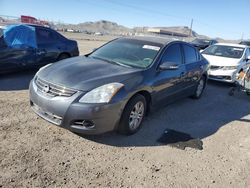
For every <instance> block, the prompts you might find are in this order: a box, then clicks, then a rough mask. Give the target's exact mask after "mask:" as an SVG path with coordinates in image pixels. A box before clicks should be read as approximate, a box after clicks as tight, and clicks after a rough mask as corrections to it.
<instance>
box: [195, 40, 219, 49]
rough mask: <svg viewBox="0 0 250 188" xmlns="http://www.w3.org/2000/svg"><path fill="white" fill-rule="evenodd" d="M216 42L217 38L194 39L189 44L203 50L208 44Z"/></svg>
mask: <svg viewBox="0 0 250 188" xmlns="http://www.w3.org/2000/svg"><path fill="white" fill-rule="evenodd" d="M216 43H218V41H217V40H212V39H194V40H193V41H192V42H191V44H192V45H194V46H195V47H196V48H197V49H198V50H204V49H205V48H207V47H208V46H211V45H213V44H216Z"/></svg>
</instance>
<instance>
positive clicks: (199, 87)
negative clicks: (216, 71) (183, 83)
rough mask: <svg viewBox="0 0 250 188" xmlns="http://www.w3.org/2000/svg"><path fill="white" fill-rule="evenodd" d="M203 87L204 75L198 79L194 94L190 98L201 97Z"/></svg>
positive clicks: (204, 82) (204, 83)
mask: <svg viewBox="0 0 250 188" xmlns="http://www.w3.org/2000/svg"><path fill="white" fill-rule="evenodd" d="M205 87H206V77H205V76H202V77H201V79H200V80H199V82H198V84H197V86H196V89H195V92H194V95H193V96H192V98H194V99H199V98H201V96H202V94H203V91H204V89H205Z"/></svg>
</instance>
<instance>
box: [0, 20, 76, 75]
mask: <svg viewBox="0 0 250 188" xmlns="http://www.w3.org/2000/svg"><path fill="white" fill-rule="evenodd" d="M78 55H79V51H78V47H77V42H76V41H74V40H69V39H67V38H65V37H64V36H62V35H61V34H59V33H58V32H56V31H55V30H53V29H50V28H47V27H43V26H38V25H25V24H21V25H10V26H7V27H6V28H5V29H4V31H3V35H2V36H1V37H0V73H3V72H12V71H18V70H23V69H28V68H34V67H41V66H44V65H46V64H48V63H53V62H56V61H58V60H61V59H65V58H69V57H73V56H78Z"/></svg>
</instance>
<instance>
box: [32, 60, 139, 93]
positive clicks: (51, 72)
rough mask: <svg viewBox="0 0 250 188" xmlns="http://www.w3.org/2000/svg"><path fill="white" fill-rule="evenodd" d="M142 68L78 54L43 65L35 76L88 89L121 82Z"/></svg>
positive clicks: (68, 85)
mask: <svg viewBox="0 0 250 188" xmlns="http://www.w3.org/2000/svg"><path fill="white" fill-rule="evenodd" d="M141 71H142V70H141V69H136V68H129V67H123V66H120V65H116V64H111V63H108V62H106V61H102V60H97V59H93V58H88V57H84V56H79V57H75V58H69V59H65V60H62V61H59V62H56V63H53V64H51V65H50V66H48V67H45V68H44V69H42V70H41V71H39V73H38V74H37V76H38V77H39V78H41V79H43V80H46V81H48V82H50V83H53V84H57V85H61V86H64V87H67V88H72V89H77V90H81V91H90V90H92V89H94V88H96V87H98V86H101V85H103V84H108V83H112V82H119V83H123V82H124V81H125V80H127V79H130V78H132V77H134V76H136V75H138V74H140V72H141Z"/></svg>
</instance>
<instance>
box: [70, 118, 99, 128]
mask: <svg viewBox="0 0 250 188" xmlns="http://www.w3.org/2000/svg"><path fill="white" fill-rule="evenodd" d="M73 125H74V126H78V127H83V128H88V129H92V128H94V127H95V124H94V122H93V121H91V120H76V121H74V123H73Z"/></svg>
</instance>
